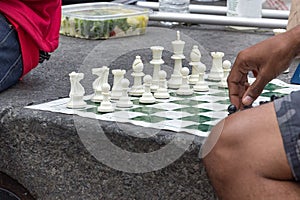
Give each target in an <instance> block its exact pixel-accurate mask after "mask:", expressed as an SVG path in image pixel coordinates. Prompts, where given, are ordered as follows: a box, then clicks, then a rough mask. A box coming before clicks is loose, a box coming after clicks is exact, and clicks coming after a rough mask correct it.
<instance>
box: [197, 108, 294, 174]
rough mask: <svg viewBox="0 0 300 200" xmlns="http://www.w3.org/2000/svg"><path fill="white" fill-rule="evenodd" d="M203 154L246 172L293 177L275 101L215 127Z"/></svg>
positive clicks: (239, 114)
mask: <svg viewBox="0 0 300 200" xmlns="http://www.w3.org/2000/svg"><path fill="white" fill-rule="evenodd" d="M202 153H203V156H204V159H215V158H216V157H217V159H218V160H219V161H220V160H221V161H223V162H224V164H225V165H227V166H226V167H229V168H230V167H232V169H236V168H237V167H238V168H239V169H237V170H240V173H243V175H245V174H247V173H250V174H253V173H254V174H257V175H258V176H261V177H265V178H270V179H277V180H292V179H293V176H292V173H291V170H290V166H289V163H288V160H287V156H286V153H285V149H284V145H283V140H282V136H281V132H280V129H279V126H278V122H277V117H276V112H275V109H274V104H273V103H268V104H265V105H262V106H259V107H255V108H252V109H248V110H244V111H241V112H237V113H235V114H232V115H230V116H228V117H227V118H226V119H224V120H223V121H222V122H220V123H219V124H218V125H217V126H216V127H215V128H214V129H213V130H212V133H211V135H210V136H209V137H208V139H207V142H206V143H205V144H204V146H203V152H202ZM210 154H211V155H210ZM206 156H207V158H205V157H206ZM228 165H232V166H228ZM236 172H237V173H238V171H236Z"/></svg>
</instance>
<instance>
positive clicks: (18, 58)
mask: <svg viewBox="0 0 300 200" xmlns="http://www.w3.org/2000/svg"><path fill="white" fill-rule="evenodd" d="M22 71H23V63H22V55H21V49H20V44H19V40H18V35H17V32H16V31H15V30H14V28H13V27H12V26H11V25H10V24H9V23H8V21H7V20H6V18H5V17H4V16H3V15H2V14H1V13H0V92H2V91H3V90H5V89H7V88H9V87H10V86H12V85H14V84H16V83H17V82H18V80H19V79H20V77H21V75H22Z"/></svg>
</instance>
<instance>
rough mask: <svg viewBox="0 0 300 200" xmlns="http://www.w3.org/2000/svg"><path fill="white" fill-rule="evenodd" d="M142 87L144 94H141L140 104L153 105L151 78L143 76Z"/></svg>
mask: <svg viewBox="0 0 300 200" xmlns="http://www.w3.org/2000/svg"><path fill="white" fill-rule="evenodd" d="M143 81H144V87H145V92H144V93H143V96H142V97H141V98H140V99H139V102H140V103H144V104H152V103H155V101H156V99H155V97H154V96H153V94H152V93H151V89H150V87H151V82H152V77H151V76H150V75H146V76H144V79H143Z"/></svg>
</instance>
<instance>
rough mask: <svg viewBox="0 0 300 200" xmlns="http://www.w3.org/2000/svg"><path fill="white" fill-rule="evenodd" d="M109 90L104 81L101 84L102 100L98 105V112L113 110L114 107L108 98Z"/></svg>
mask: <svg viewBox="0 0 300 200" xmlns="http://www.w3.org/2000/svg"><path fill="white" fill-rule="evenodd" d="M109 90H110V85H109V84H108V83H104V84H103V85H102V95H103V100H102V102H101V104H100V106H99V107H98V112H102V113H107V112H113V111H114V110H115V108H114V107H113V105H112V103H111V102H110V100H109V95H110V93H109Z"/></svg>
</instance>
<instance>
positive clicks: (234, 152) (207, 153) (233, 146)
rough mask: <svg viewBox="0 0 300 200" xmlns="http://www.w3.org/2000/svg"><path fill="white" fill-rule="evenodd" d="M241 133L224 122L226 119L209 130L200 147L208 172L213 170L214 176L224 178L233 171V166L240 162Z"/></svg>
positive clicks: (235, 166) (236, 166)
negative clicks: (237, 132) (235, 131)
mask: <svg viewBox="0 0 300 200" xmlns="http://www.w3.org/2000/svg"><path fill="white" fill-rule="evenodd" d="M240 137H241V135H238V134H235V133H234V131H232V130H231V128H230V127H228V124H226V119H224V120H222V121H221V122H220V123H218V124H217V125H216V126H215V127H214V128H213V129H212V131H211V133H210V135H209V137H208V138H207V140H206V142H205V144H204V145H203V147H202V158H203V162H204V165H205V167H206V169H207V171H208V172H210V170H213V174H214V175H215V176H219V177H222V178H226V177H227V176H229V177H230V176H231V174H230V173H231V171H232V172H233V173H234V171H235V170H233V169H234V168H236V169H237V168H238V165H239V164H240V163H241V162H242V159H243V157H242V155H240V151H239V146H240V144H239V143H240V141H241V140H242V138H240Z"/></svg>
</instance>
